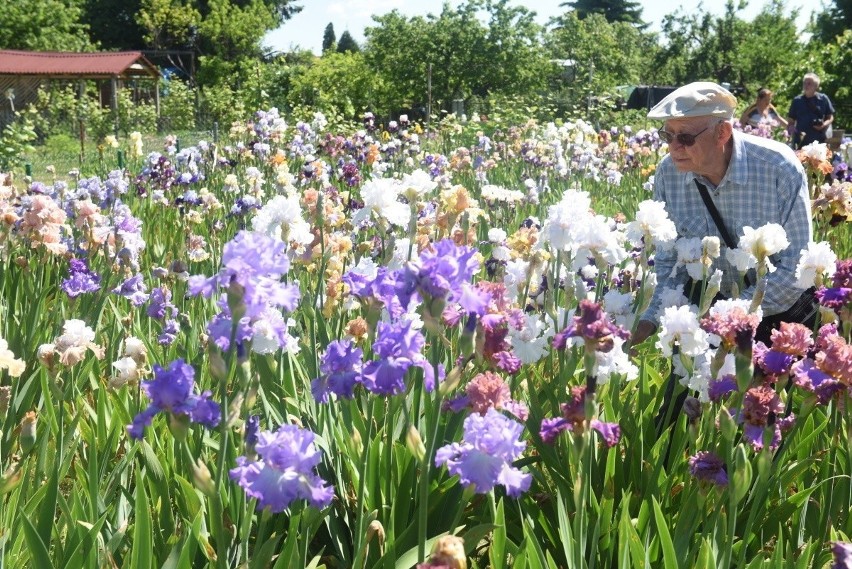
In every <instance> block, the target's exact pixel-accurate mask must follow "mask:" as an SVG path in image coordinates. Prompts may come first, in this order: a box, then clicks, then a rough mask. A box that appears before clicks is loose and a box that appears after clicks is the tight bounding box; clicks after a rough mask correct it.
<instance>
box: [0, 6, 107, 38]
mask: <svg viewBox="0 0 852 569" xmlns="http://www.w3.org/2000/svg"><path fill="white" fill-rule="evenodd" d="M82 16H83V8H82V5H81V2H80V0H64V1H63V0H6V1H4V2H0V49H23V50H36V51H93V50H94V48H95V46H94V45H93V44H92V42H91V41H89V26H88V24H87V23H86V22H84V21H83V20H82Z"/></svg>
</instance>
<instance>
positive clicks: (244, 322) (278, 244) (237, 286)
mask: <svg viewBox="0 0 852 569" xmlns="http://www.w3.org/2000/svg"><path fill="white" fill-rule="evenodd" d="M287 249H288V245H287V243H285V242H283V241H280V240H277V239H274V238H272V237H269V236H268V235H265V234H262V233H257V232H252V231H240V232H239V233H237V235H236V237H234V238H233V239H232V240H231V241H229V242H228V243H227V244H225V247H224V252H223V255H222V268H221V270H220V271H219V272H218V273H217V274H215V275H213V276H212V277H209V278H208V277H205V276H203V275H195V276H192V277H190V279H189V292H190V294H196V295H197V294H200V295H202V296H205V297H208V298H209V297H210V296H212V295H213V294H214V293H215V292H218V291H219V290H222V289H223V290H226V291H228V292H227V294H226V295H223V296H222V298H221V299H220V302H219V306H220V308H221V312H220V313H219V314H218V315H217V316H216V317H214V318H213V320H212V321H211V322H210V323H209V324H208V327H207V330H208V332H209V333H210V339H211V340H212V341H213V342H215V343H216V345H217V346H219V347H220V348H221V349H222V350H227V349H230V338H231V331H232V329H233V328H234V327H236V331H237V333H236V339H237V341H238V345H237V346H236V349H237V350H238V351H240V350H244V348H243V345H242V344H243V343H244V342H247V341H249V340H251V339H252V338H254V336H255V333H256V332H257V331H260V330H261V329H262V330H263V332H259V333H260V335H262V336H264V337H265V338H266V339H272V340H275V341H276V342H277V344H278V346H279V347H284V346H285V345H286V344H287V343H288V342H289V341H290V340H291V337H290V336H289V334H288V333H287V330H286V320H284V319H283V318H281V314H280V310H281V309H282V308H283V309H284V310H288V311H293V310H295V309H296V307H297V306H298V304H299V298H300V292H299V287H298V286H297V285H293V284H287V283H285V282H283V281H282V278H283V277H284V275H285V274H286V273H287V271H288V270H289V269H290V261H289V259H288V258H287ZM231 303H234V304H235V305H236V304H238V305H239V306H240V307H241V310H240V312H241V313H240V315H239V316H240V319H239V320H238V321H237V322H236V323H234V322H233V318H232V314H231V310H232V307H231V306H230V304H231ZM273 312H274V313H275V314H273ZM235 324H236V326H235ZM267 348H268V346H266V345H264V347H263V348H262V349H264V350H266V349H267ZM269 349H271V348H269Z"/></svg>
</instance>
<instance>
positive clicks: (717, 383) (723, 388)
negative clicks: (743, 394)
mask: <svg viewBox="0 0 852 569" xmlns="http://www.w3.org/2000/svg"><path fill="white" fill-rule="evenodd" d="M736 390H737V378H736V377H735V376H733V375H724V376H722V377H720V378H719V379H717V380H713V381H711V382H710V386H709V387H708V388H707V395H708V396H709V397H710V401H712V402H713V403H718V402H719V401H721V400H722V399H723V398H724V397H725V396H727V395H729V394H731V393H734V392H735V391H736Z"/></svg>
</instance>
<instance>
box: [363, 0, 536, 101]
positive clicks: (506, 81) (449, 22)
mask: <svg viewBox="0 0 852 569" xmlns="http://www.w3.org/2000/svg"><path fill="white" fill-rule="evenodd" d="M373 20H374V22H375V23H376V25H375V26H371V27H368V28H367V29H366V31H365V35H366V36H367V44H366V47H365V56H366V58H367V61H368V62H369V63H370V65H371V66H372V67H373V68H374V69H375V70H376V71H377V72H378V73H381V74H382V76H383V78H384V84H385V85H386V88H387V89H390V90H391V91H392V93H390V94H389V98H391V99H393V100H397V101H399V104H403V105H404V104H408V105H411V104H415V103H416V104H418V105H423V104H425V103H426V101H427V98H428V95H427V82H428V79H427V77H428V76H429V74H430V71H429V70H430V64H431V86H432V100H433V103H434V107H435V108H444V109H449V108H450V105H451V103H452V101H453V100H454V99H467V98H469V97H471V96H477V97H486V96H487V95H488V94H489V93H491V92H494V91H498V90H499V91H501V92H502V93H504V94H533V93H536V92H540V90H541V89H543V87H544V86H545V83H546V76H547V71H548V69H549V64H548V62H547V55H546V52H545V50H544V49H543V47H542V46H541V33H542V29H541V27H540V26H538V25H537V24H536V23H535V21H534V13H533V12H530V11H529V10H527V9H526V8H523V7H517V6H509V3H508V0H470V1H468V2H464V3H462V4H460V5H458V6H457V7H455V8H453V7H451V6H450V5H449V4H448V3H445V4H444V7H443V10H442V11H441V13H440V14H439V15H437V16H435V15H434V14H429V15H428V16H427V17H425V18H423V17H420V16H417V17H414V18H405V17H404V16H402V15H401V14H400V13H399V12H398V11H396V10H394V11H393V12H391V13H389V14H385V15H382V16H374V18H373Z"/></svg>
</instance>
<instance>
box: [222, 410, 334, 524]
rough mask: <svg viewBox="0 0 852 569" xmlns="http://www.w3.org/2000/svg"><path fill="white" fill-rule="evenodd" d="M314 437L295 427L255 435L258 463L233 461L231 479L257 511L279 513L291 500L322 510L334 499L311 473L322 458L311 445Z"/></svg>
mask: <svg viewBox="0 0 852 569" xmlns="http://www.w3.org/2000/svg"><path fill="white" fill-rule="evenodd" d="M315 437H316V435H314V433H312V432H311V431H308V430H306V429H300V428H299V427H297V426H295V425H282V426H281V427H280V428H279V429H278V430H277V431H275V432H270V431H263V432H261V433H259V434H258V435H257V439H258V440H257V444H256V445H255V451H256V452H257V454H258V455H259V457H260V458H259V459H258V460H255V461H253V460H249V459H248V458H247V457H245V456H241V457H239V458H237V467H236V468H232V469H231V471H230V475H231V479H232V480H235V481H236V482H237V484H239V485H240V486H242V488H243V490H245V492H246V494H247V495H249V496H251V497H252V498H257V500H258V502H257V508H258V509H259V510H262V509H263V508H269V509H270V511H272V512H273V513H277V512H283V511H284V510H286V509H287V508H288V507H289V506H290V504H291V503H292V502H293V501H294V500H307V501H308V503H309V504H310V505H312V506H314V507H315V508H324V507H326V506H328V505H329V504H330V503H331V500H332V499H333V498H334V487H333V486H329V485H327V484H326V482H325V481H324V480H323V479H322V478H320V477H319V476H317V475H316V474H315V473H314V468H315V467H316V466H317V464H319V462H320V460H321V459H322V456H321V454H320V451H319V450H318V449H317V448H316V446H315V445H314V438H315Z"/></svg>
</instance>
